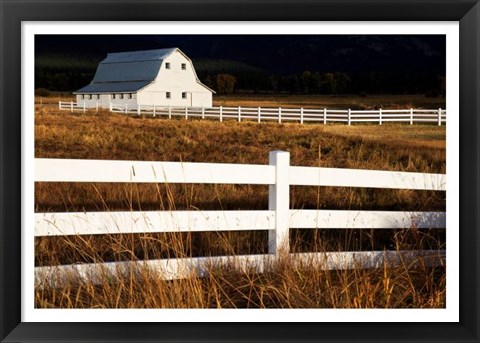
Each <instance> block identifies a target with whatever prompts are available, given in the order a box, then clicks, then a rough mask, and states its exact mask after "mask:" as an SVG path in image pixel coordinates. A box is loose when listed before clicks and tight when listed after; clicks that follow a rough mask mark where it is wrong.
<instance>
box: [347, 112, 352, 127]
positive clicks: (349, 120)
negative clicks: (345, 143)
mask: <svg viewBox="0 0 480 343" xmlns="http://www.w3.org/2000/svg"><path fill="white" fill-rule="evenodd" d="M351 116H352V110H351V109H348V125H351V119H350V117H351Z"/></svg>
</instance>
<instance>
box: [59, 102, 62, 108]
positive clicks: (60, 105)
mask: <svg viewBox="0 0 480 343" xmlns="http://www.w3.org/2000/svg"><path fill="white" fill-rule="evenodd" d="M58 109H59V110H61V109H62V102H61V101H59V102H58Z"/></svg>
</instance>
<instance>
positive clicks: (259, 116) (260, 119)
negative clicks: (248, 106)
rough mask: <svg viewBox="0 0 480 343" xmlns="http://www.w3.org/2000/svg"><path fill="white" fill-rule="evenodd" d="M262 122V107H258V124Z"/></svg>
mask: <svg viewBox="0 0 480 343" xmlns="http://www.w3.org/2000/svg"><path fill="white" fill-rule="evenodd" d="M261 121H262V115H261V114H260V107H258V122H259V123H260V122H261Z"/></svg>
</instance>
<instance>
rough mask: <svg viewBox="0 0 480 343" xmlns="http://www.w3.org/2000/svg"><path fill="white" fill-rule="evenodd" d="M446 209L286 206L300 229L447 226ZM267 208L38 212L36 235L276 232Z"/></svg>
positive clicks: (290, 219) (289, 219)
mask: <svg viewBox="0 0 480 343" xmlns="http://www.w3.org/2000/svg"><path fill="white" fill-rule="evenodd" d="M445 217H446V216H445V212H397V211H344V210H289V211H288V217H287V218H286V219H284V220H285V222H286V223H287V224H288V228H287V230H288V229H289V228H298V229H316V228H320V229H339V228H340V229H361V228H364V229H370V228H377V229H381V228H383V229H399V228H410V227H416V228H430V229H435V228H445V227H446V219H445ZM274 225H275V210H274V209H273V210H270V211H138V212H136V211H134V212H131V211H130V212H115V211H110V212H63V213H36V214H35V232H34V234H35V236H36V237H40V236H65V235H100V234H118V233H123V234H127V233H154V232H199V231H245V230H274V229H275V227H274Z"/></svg>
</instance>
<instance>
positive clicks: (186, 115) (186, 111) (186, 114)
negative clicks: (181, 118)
mask: <svg viewBox="0 0 480 343" xmlns="http://www.w3.org/2000/svg"><path fill="white" fill-rule="evenodd" d="M187 119H188V107H187V106H185V120H187Z"/></svg>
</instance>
